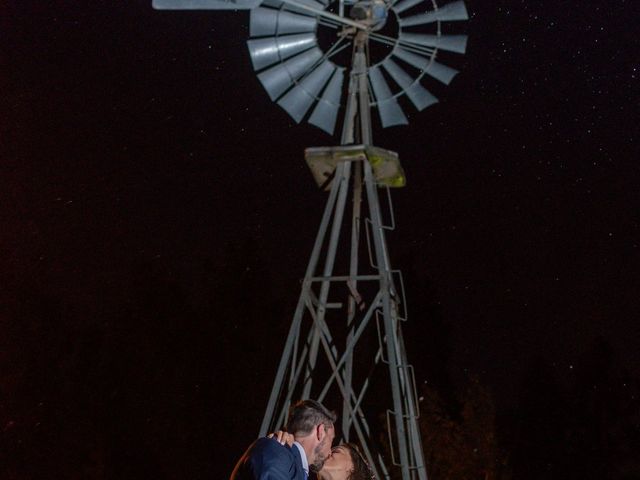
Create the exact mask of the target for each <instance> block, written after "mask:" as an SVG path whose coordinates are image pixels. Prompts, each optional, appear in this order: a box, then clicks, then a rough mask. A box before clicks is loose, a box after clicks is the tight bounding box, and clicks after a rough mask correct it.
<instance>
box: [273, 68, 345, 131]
mask: <svg viewBox="0 0 640 480" xmlns="http://www.w3.org/2000/svg"><path fill="white" fill-rule="evenodd" d="M335 70H336V67H335V66H334V65H333V64H332V63H331V62H329V61H328V60H325V61H324V62H322V63H321V64H320V66H319V67H318V68H316V69H315V70H314V71H313V72H311V73H310V74H309V75H307V76H306V77H304V78H303V79H302V81H301V82H299V83H298V84H297V85H296V86H295V87H293V88H292V89H291V90H289V91H288V92H287V93H286V95H285V96H284V97H282V98H281V99H280V100H279V101H278V105H280V106H281V107H282V108H284V109H285V110H286V111H287V113H288V114H289V115H291V118H293V119H294V120H295V121H296V123H300V121H301V120H302V118H303V117H304V115H305V114H306V113H307V111H308V110H309V108H310V107H311V105H312V104H313V102H314V101H315V100H316V99H317V98H318V94H319V93H320V91H321V90H322V87H324V86H325V85H326V84H327V81H328V80H329V78H330V77H331V75H333V72H335Z"/></svg>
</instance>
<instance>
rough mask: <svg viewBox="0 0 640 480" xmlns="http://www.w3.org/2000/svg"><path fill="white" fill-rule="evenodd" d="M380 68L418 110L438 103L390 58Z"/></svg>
mask: <svg viewBox="0 0 640 480" xmlns="http://www.w3.org/2000/svg"><path fill="white" fill-rule="evenodd" d="M382 66H383V67H384V69H385V70H386V71H387V72H389V75H391V78H393V80H394V81H395V82H396V83H397V84H398V85H399V86H400V87H402V89H403V90H404V91H405V93H406V94H407V97H409V99H410V100H411V102H412V103H413V104H414V105H415V107H416V108H417V109H418V110H424V109H425V108H427V107H428V106H430V105H433V104H434V103H438V99H437V98H436V97H435V96H434V95H433V94H432V93H431V92H430V91H429V90H427V89H426V88H424V87H423V86H422V85H420V82H419V81H418V80H417V79H413V78H411V77H410V76H409V74H408V73H407V72H405V71H404V70H403V69H402V68H400V67H399V66H398V64H397V63H395V62H394V61H393V60H391V59H390V58H387V59H386V60H385V61H384V62H383V63H382Z"/></svg>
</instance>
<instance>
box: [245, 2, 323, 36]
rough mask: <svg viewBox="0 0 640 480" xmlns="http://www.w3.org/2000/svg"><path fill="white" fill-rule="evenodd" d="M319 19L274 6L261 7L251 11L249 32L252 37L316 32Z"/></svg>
mask: <svg viewBox="0 0 640 480" xmlns="http://www.w3.org/2000/svg"><path fill="white" fill-rule="evenodd" d="M317 26H318V21H317V20H316V19H315V18H313V17H308V16H306V15H298V14H296V13H292V12H287V11H283V10H274V9H272V8H263V7H259V8H256V9H254V10H252V11H251V18H250V20H249V34H250V35H251V36H252V37H264V36H267V35H275V34H276V33H278V34H289V33H305V32H314V31H315V30H316V27H317Z"/></svg>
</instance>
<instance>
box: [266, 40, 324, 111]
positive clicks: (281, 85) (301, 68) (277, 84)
mask: <svg viewBox="0 0 640 480" xmlns="http://www.w3.org/2000/svg"><path fill="white" fill-rule="evenodd" d="M321 58H322V52H321V51H320V49H319V48H318V47H314V48H312V49H310V50H307V51H306V52H302V53H300V54H299V55H296V56H295V57H291V58H290V59H288V60H285V61H284V62H282V63H280V64H278V65H276V66H274V67H271V68H269V69H268V70H265V71H264V72H262V73H260V74H258V79H259V80H260V82H261V83H262V86H263V87H264V88H265V90H266V91H267V93H268V94H269V97H270V98H271V100H273V101H275V100H276V99H277V98H278V97H279V96H280V95H282V94H283V93H284V91H285V90H286V89H287V88H289V87H290V86H291V85H292V84H293V82H294V81H296V80H297V79H298V78H300V77H301V76H302V75H303V74H304V73H305V72H307V71H308V70H309V69H310V68H311V67H312V66H313V65H314V64H315V63H316V62H317V61H318V60H320V59H321Z"/></svg>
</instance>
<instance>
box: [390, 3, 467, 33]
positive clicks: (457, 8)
mask: <svg viewBox="0 0 640 480" xmlns="http://www.w3.org/2000/svg"><path fill="white" fill-rule="evenodd" d="M458 20H469V14H468V13H467V7H465V6H464V2H463V1H462V0H459V1H457V2H451V3H447V4H446V5H444V6H442V7H440V8H438V9H437V10H433V11H432V12H426V13H420V14H418V15H412V16H411V17H407V18H400V19H398V23H399V24H400V25H401V26H403V27H409V26H411V25H425V24H427V23H433V22H438V21H440V22H453V21H458Z"/></svg>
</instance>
